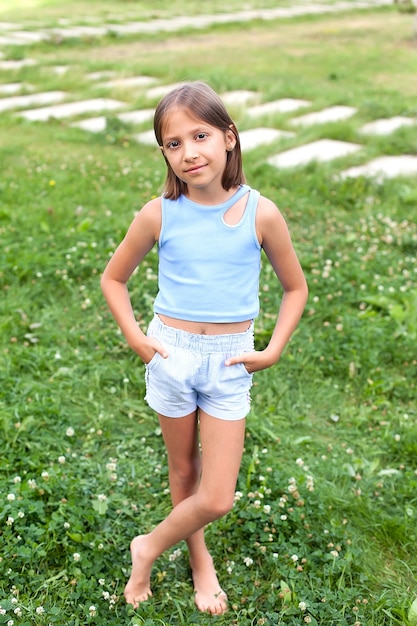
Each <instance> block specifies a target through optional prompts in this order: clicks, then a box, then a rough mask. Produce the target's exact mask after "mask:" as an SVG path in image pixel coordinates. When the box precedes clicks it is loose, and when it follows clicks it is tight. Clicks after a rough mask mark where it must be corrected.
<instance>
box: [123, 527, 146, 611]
mask: <svg viewBox="0 0 417 626" xmlns="http://www.w3.org/2000/svg"><path fill="white" fill-rule="evenodd" d="M145 537H146V536H145V535H138V537H135V538H134V539H133V541H132V543H131V544H130V553H131V555H132V573H131V574H130V578H129V580H128V581H127V585H126V587H125V591H124V596H125V599H126V602H127V604H132V605H133V608H134V609H137V608H138V606H139V604H140V602H144V601H145V600H148V598H150V597H151V595H152V591H151V583H150V577H151V567H152V564H149V561H148V560H147V559H146V558H145V556H144V550H143V544H144V542H145V541H146V539H145Z"/></svg>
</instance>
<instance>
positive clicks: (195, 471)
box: [158, 412, 227, 614]
mask: <svg viewBox="0 0 417 626" xmlns="http://www.w3.org/2000/svg"><path fill="white" fill-rule="evenodd" d="M158 417H159V423H160V425H161V429H162V435H163V437H164V441H165V445H166V448H167V452H168V468H169V484H170V491H171V499H172V504H173V505H174V506H176V505H177V504H179V503H180V502H182V500H185V499H186V498H188V497H189V496H191V495H193V494H194V493H196V492H197V490H198V486H199V483H200V476H201V457H200V450H199V444H198V419H197V413H196V412H195V413H194V414H190V415H187V416H186V417H182V418H179V419H177V418H175V419H173V418H171V417H164V416H163V415H159V416H158ZM186 543H187V546H188V551H189V556H190V566H191V569H192V573H193V581H194V591H195V603H196V605H197V608H198V609H199V610H200V611H203V612H208V613H212V614H221V613H223V612H224V611H225V610H226V608H227V597H226V594H225V593H224V591H223V590H222V588H221V587H220V584H219V581H218V578H217V574H216V570H215V568H214V564H213V559H212V556H211V554H210V552H209V551H208V548H207V545H206V542H205V539H204V528H201V529H200V530H197V531H196V532H195V533H193V534H192V535H190V536H189V537H188V538H187V539H186Z"/></svg>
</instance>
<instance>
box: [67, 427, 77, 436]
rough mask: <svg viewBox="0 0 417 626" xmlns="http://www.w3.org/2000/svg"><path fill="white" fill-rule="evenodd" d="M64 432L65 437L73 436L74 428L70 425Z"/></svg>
mask: <svg viewBox="0 0 417 626" xmlns="http://www.w3.org/2000/svg"><path fill="white" fill-rule="evenodd" d="M65 434H66V436H67V437H74V435H75V430H74V429H73V428H72V426H69V427H68V428H67V430H66V431H65Z"/></svg>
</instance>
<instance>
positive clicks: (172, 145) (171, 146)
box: [166, 140, 180, 150]
mask: <svg viewBox="0 0 417 626" xmlns="http://www.w3.org/2000/svg"><path fill="white" fill-rule="evenodd" d="M179 145H180V142H179V141H175V140H173V141H169V142H168V143H167V145H166V147H167V148H168V150H175V148H178V146H179Z"/></svg>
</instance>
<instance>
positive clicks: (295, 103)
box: [246, 98, 311, 117]
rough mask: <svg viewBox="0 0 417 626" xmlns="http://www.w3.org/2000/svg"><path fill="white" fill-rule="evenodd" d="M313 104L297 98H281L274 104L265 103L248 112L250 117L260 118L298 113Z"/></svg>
mask: <svg viewBox="0 0 417 626" xmlns="http://www.w3.org/2000/svg"><path fill="white" fill-rule="evenodd" d="M310 105H311V102H308V101H307V100H299V99H297V98H281V99H280V100H274V101H273V102H265V103H264V104H259V105H257V106H254V107H250V108H249V109H248V110H247V112H246V113H247V115H248V116H249V117H260V116H261V115H271V114H273V113H291V112H292V111H298V109H301V108H302V107H308V106H310Z"/></svg>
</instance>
